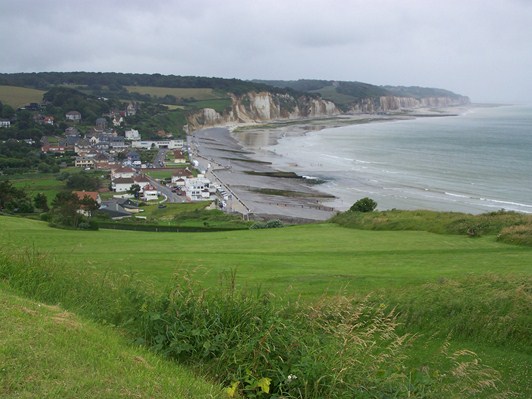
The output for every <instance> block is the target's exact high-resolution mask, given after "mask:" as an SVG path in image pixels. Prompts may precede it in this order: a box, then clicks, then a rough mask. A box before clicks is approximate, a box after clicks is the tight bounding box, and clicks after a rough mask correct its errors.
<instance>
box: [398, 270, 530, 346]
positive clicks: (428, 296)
mask: <svg viewBox="0 0 532 399" xmlns="http://www.w3.org/2000/svg"><path fill="white" fill-rule="evenodd" d="M388 300H389V301H392V302H393V303H395V304H396V306H397V307H398V308H399V309H401V315H400V320H401V322H403V323H404V328H406V329H407V330H409V331H420V332H427V333H431V334H432V333H434V332H439V334H451V335H452V336H453V337H458V338H462V339H465V340H473V341H478V342H489V343H492V344H495V345H497V346H512V347H517V348H521V349H522V350H524V351H528V352H530V348H532V336H531V335H530V326H531V325H532V279H531V278H530V277H527V276H504V277H503V276H500V275H490V274H486V275H483V276H467V277H465V278H463V279H461V280H456V279H440V280H439V281H438V282H435V283H430V284H425V285H423V286H422V287H420V288H418V289H416V291H415V292H409V291H403V292H402V293H400V294H397V296H395V297H394V298H390V297H388Z"/></svg>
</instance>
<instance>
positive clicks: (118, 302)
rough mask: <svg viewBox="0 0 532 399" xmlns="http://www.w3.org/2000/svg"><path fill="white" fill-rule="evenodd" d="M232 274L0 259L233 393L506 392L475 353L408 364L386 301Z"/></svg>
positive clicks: (66, 303)
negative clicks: (306, 300) (284, 289)
mask: <svg viewBox="0 0 532 399" xmlns="http://www.w3.org/2000/svg"><path fill="white" fill-rule="evenodd" d="M235 278H236V276H235V273H230V274H229V275H228V276H227V277H226V278H224V279H222V281H221V283H220V285H219V286H218V287H215V288H213V289H210V290H206V289H202V288H201V287H200V286H199V285H198V283H196V282H195V281H194V279H193V278H191V277H190V276H188V275H179V276H176V279H175V282H174V284H173V286H172V287H171V288H170V289H168V290H166V291H158V292H155V291H153V290H152V288H151V287H150V286H147V285H145V284H143V283H141V282H138V281H136V280H135V278H134V277H132V276H129V275H117V274H112V275H111V274H109V275H105V274H99V273H96V272H93V271H91V270H78V269H75V268H70V267H65V266H63V265H61V264H58V263H57V262H55V261H54V260H53V259H51V258H50V257H48V256H46V255H42V254H39V253H36V252H35V251H27V252H24V253H20V254H18V255H17V254H15V255H8V254H6V253H1V254H0V279H2V280H5V281H7V282H8V283H9V284H10V285H11V286H13V287H15V288H16V289H18V290H19V291H21V292H23V293H25V294H26V295H29V296H32V297H33V298H37V299H39V300H41V301H44V302H48V303H51V304H58V303H60V304H61V305H62V306H63V307H64V308H67V309H68V310H70V311H76V312H78V313H81V314H84V315H87V316H90V317H91V318H93V319H94V320H98V321H100V322H105V323H111V324H113V325H116V326H119V327H120V328H122V329H123V331H124V332H125V333H127V334H128V335H129V336H130V337H131V339H132V340H134V341H135V342H136V343H137V344H144V345H146V346H148V347H150V348H152V349H153V350H155V351H157V352H159V353H161V354H163V355H165V356H167V357H170V358H173V359H175V360H177V361H179V362H181V363H184V364H187V365H190V366H192V367H194V368H197V369H198V370H201V372H202V373H207V374H208V375H210V376H211V377H212V378H214V379H216V380H217V381H219V382H221V383H222V384H224V385H225V386H227V390H226V392H227V395H228V396H229V397H250V398H251V397H268V398H324V397H327V398H353V397H357V398H399V397H412V398H442V397H461V398H468V397H471V398H473V397H475V398H476V397H492V396H493V397H495V396H494V395H501V394H500V392H499V391H498V386H499V381H498V377H497V374H496V372H495V371H494V370H492V369H490V368H487V367H484V366H483V365H482V364H481V363H480V362H479V360H478V358H477V357H476V355H474V354H473V353H471V352H467V351H466V352H455V353H445V352H442V355H441V359H439V360H438V359H435V361H434V363H431V364H424V365H419V366H418V367H414V368H412V367H411V366H407V363H406V348H407V346H408V344H409V343H410V342H411V340H412V339H413V338H414V337H413V336H410V335H403V334H400V333H399V332H398V327H399V326H398V321H397V316H396V312H395V311H393V310H389V308H388V307H387V306H386V304H380V303H378V304H374V303H373V302H372V301H371V300H370V299H369V298H366V299H364V300H359V299H357V298H353V297H346V296H335V297H330V296H329V297H323V298H321V299H320V300H318V301H316V302H314V303H313V304H312V305H308V304H303V303H300V302H298V301H293V302H285V301H283V300H282V299H279V298H273V297H272V296H271V295H270V294H267V293H262V292H261V291H260V290H258V289H256V290H240V289H236V281H235ZM464 356H466V359H464ZM444 364H448V365H449V366H448V367H447V368H443V369H442V368H441V365H444ZM472 387H473V388H472ZM449 393H452V395H450V394H449ZM458 393H459V395H458ZM479 395H480V396H479ZM503 396H504V395H503Z"/></svg>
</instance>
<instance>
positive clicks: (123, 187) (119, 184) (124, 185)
mask: <svg viewBox="0 0 532 399" xmlns="http://www.w3.org/2000/svg"><path fill="white" fill-rule="evenodd" d="M133 184H137V183H135V181H134V180H133V179H132V178H130V177H129V178H128V177H119V178H117V179H113V181H112V182H111V188H112V189H113V190H114V191H116V192H117V193H122V192H126V191H129V190H130V189H131V186H132V185H133Z"/></svg>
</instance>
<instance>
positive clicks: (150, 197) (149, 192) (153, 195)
mask: <svg viewBox="0 0 532 399" xmlns="http://www.w3.org/2000/svg"><path fill="white" fill-rule="evenodd" d="M142 198H143V199H144V201H157V200H158V199H159V193H158V192H157V189H156V188H155V187H153V186H152V185H151V184H148V185H146V186H144V187H143V188H142Z"/></svg>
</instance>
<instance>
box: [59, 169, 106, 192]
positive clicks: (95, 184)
mask: <svg viewBox="0 0 532 399" xmlns="http://www.w3.org/2000/svg"><path fill="white" fill-rule="evenodd" d="M66 186H67V187H68V188H70V189H72V190H79V191H96V190H98V188H100V179H98V177H95V176H91V175H90V174H88V173H84V172H80V173H76V174H73V175H70V176H69V177H68V178H67V181H66Z"/></svg>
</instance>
